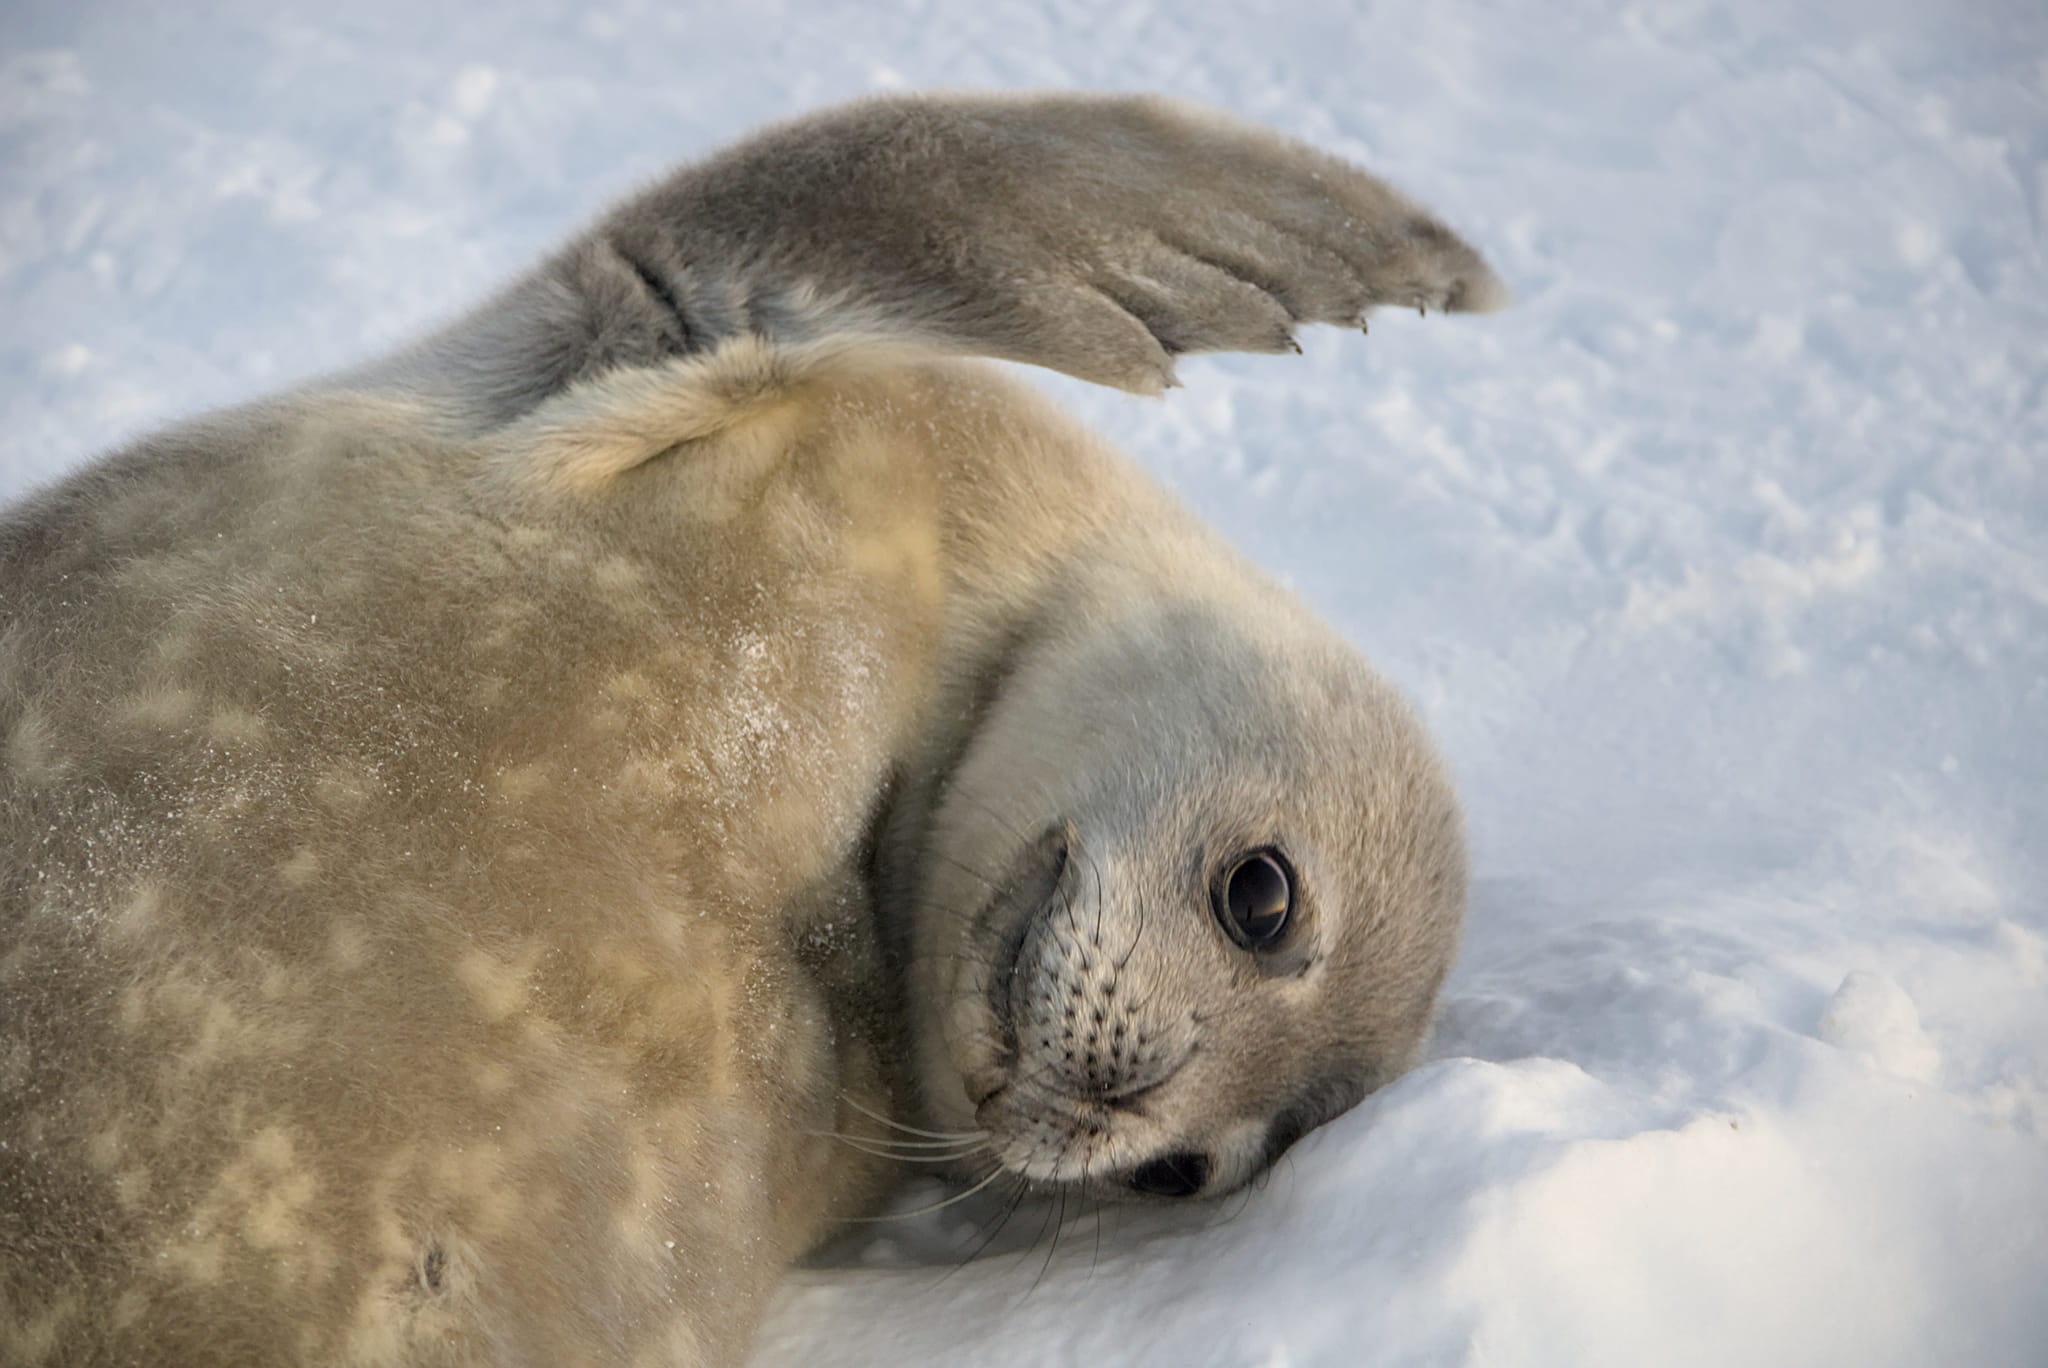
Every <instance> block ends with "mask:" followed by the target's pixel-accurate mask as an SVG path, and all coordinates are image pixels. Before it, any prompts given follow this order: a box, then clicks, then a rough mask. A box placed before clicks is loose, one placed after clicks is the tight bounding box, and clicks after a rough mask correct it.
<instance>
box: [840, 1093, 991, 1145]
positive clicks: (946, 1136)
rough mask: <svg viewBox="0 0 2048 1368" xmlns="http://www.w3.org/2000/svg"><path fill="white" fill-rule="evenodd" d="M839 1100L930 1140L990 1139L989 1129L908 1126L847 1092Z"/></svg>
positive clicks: (894, 1128) (872, 1119)
mask: <svg viewBox="0 0 2048 1368" xmlns="http://www.w3.org/2000/svg"><path fill="white" fill-rule="evenodd" d="M839 1100H840V1101H841V1102H844V1103H845V1104H846V1105H847V1106H849V1107H851V1108H853V1109H854V1110H855V1111H857V1112H859V1113H860V1114H861V1115H862V1116H865V1117H867V1118H868V1119H869V1120H871V1121H879V1122H881V1123H882V1124H883V1125H885V1126H887V1127H889V1128H890V1129H891V1130H900V1131H902V1132H904V1133H905V1134H906V1135H921V1136H924V1137H925V1138H926V1139H930V1140H986V1139H988V1132H987V1131H933V1130H919V1129H918V1128H917V1127H916V1126H908V1125H905V1124H904V1123H903V1122H901V1121H898V1120H897V1119H896V1118H895V1117H893V1116H884V1115H883V1114H882V1113H880V1112H878V1111H874V1110H872V1109H871V1108H868V1107H863V1106H862V1105H861V1104H860V1103H858V1102H856V1101H854V1100H853V1099H852V1098H851V1097H848V1096H847V1095H846V1094H845V1093H841V1094H840V1095H839Z"/></svg>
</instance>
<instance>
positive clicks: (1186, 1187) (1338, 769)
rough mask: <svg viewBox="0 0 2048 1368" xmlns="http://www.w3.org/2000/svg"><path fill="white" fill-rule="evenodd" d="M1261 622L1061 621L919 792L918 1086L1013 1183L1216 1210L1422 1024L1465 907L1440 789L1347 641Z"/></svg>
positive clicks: (1395, 701)
mask: <svg viewBox="0 0 2048 1368" xmlns="http://www.w3.org/2000/svg"><path fill="white" fill-rule="evenodd" d="M1258 608H1259V610H1260V611H1258V612H1253V613H1248V612H1246V611H1244V605H1243V604H1242V603H1232V604H1227V605H1222V604H1215V603H1209V602H1203V601H1200V600H1196V601H1181V602H1173V601H1159V600H1152V601H1150V602H1147V603H1146V604H1145V605H1143V606H1142V607H1140V608H1138V609H1137V610H1136V611H1131V610H1130V609H1129V605H1128V603H1127V604H1126V605H1125V606H1124V609H1123V610H1122V611H1119V612H1117V613H1116V614H1114V615H1113V616H1111V617H1109V618H1108V619H1107V620H1105V617H1104V616H1103V615H1101V614H1098V613H1093V612H1085V611H1084V612H1078V613H1075V614H1073V615H1072V617H1071V618H1069V619H1068V620H1066V621H1065V622H1064V624H1063V625H1062V626H1060V627H1056V628H1053V629H1050V630H1049V632H1048V635H1047V637H1046V638H1044V639H1041V640H1038V641H1035V642H1034V643H1032V645H1031V647H1030V648H1029V649H1027V650H1023V651H1020V652H1019V653H1018V660H1017V661H1016V662H1015V664H1014V668H1013V669H1012V670H1011V672H1010V673H1008V674H1007V675H1006V677H1005V679H1004V681H1003V684H1002V687H1001V689H1000V691H999V692H998V693H997V694H996V696H995V697H994V699H993V701H992V702H991V703H990V704H989V707H988V709H987V711H986V713H985V714H984V715H983V717H982V718H981V720H980V721H979V723H978V725H977V726H976V727H975V729H974V733H973V736H972V738H971V740H970V742H969V744H968V747H967V749H966V751H965V752H964V754H963V756H962V758H961V760H960V762H959V764H958V766H957V768H956V769H955V771H954V773H953V775H952V777H951V779H950V782H949V783H947V784H946V785H945V786H944V788H943V789H942V791H941V792H940V794H939V795H938V798H937V801H936V804H935V810H934V812H933V815H932V824H931V827H930V833H929V837H928V843H927V846H926V850H925V858H924V861H923V880H922V893H923V896H922V898H921V903H922V913H921V915H920V916H919V918H918V919H917V922H916V928H915V932H914V935H915V937H916V944H915V959H914V962H913V969H912V972H913V989H914V991H913V992H912V1001H913V1003H914V1006H913V1008H912V1011H913V1015H914V1017H915V1028H916V1031H917V1035H918V1059H919V1068H920V1072H921V1082H922V1086H923V1089H924V1091H925V1095H926V1100H927V1104H928V1106H929V1107H930V1108H931V1110H932V1111H933V1112H934V1113H935V1118H936V1119H937V1120H939V1121H941V1122H942V1123H945V1124H948V1125H951V1126H955V1127H958V1128H960V1129H963V1130H965V1129H974V1130H980V1131H983V1132H986V1133H987V1135H988V1137H989V1140H988V1146H989V1150H990V1152H991V1153H992V1154H993V1156H994V1158H995V1160H996V1161H997V1162H998V1163H999V1164H1000V1165H1001V1166H1002V1167H1003V1168H1004V1169H1007V1170H1009V1171H1011V1172H1013V1173H1016V1174H1018V1175H1021V1176H1023V1177H1025V1178H1027V1179H1030V1180H1033V1181H1035V1182H1040V1183H1047V1184H1059V1185H1073V1186H1078V1187H1081V1188H1085V1189H1088V1190H1091V1191H1093V1192H1096V1193H1098V1194H1102V1195H1108V1194H1111V1193H1123V1194H1128V1193H1130V1192H1132V1191H1136V1192H1139V1193H1145V1194H1152V1195H1158V1196H1170V1197H1181V1196H1192V1195H1195V1194H1198V1193H1220V1192H1227V1191H1229V1190H1231V1189H1232V1188H1235V1187H1237V1186H1239V1185H1241V1184H1243V1183H1245V1182H1246V1181H1248V1180H1249V1179H1251V1178H1252V1177H1254V1176H1256V1175H1257V1174H1258V1173H1260V1172H1261V1171H1263V1170H1264V1169H1265V1168H1266V1166H1268V1165H1269V1164H1271V1163H1272V1162H1273V1160H1274V1159H1276V1158H1277V1157H1278V1156H1279V1155H1280V1153H1281V1152H1282V1151H1284V1150H1285V1149H1286V1148H1287V1147H1288V1146H1289V1145H1291V1144H1292V1143H1293V1142H1294V1141H1295V1140H1297V1139H1298V1138H1300V1136H1301V1135H1302V1134H1304V1133H1305V1132H1306V1131H1308V1130H1309V1129H1311V1128H1312V1127H1314V1126H1317V1125H1319V1124H1321V1123H1322V1122H1324V1121H1327V1120H1329V1119H1330V1118H1331V1117H1333V1116H1335V1115H1337V1114H1338V1113H1340V1112H1342V1111H1344V1110H1345V1109H1346V1108H1348V1107H1350V1106H1351V1105H1352V1104H1353V1103H1355V1102H1357V1101H1358V1100H1359V1099H1360V1098H1362V1097H1363V1096H1365V1095H1366V1094H1367V1093H1368V1092H1370V1091H1371V1090H1372V1089H1374V1088H1375V1087H1378V1086H1379V1085H1380V1084H1381V1083H1384V1082H1386V1081H1387V1080H1389V1079H1391V1078H1393V1077H1394V1076H1395V1075H1397V1074H1398V1073H1400V1072H1401V1070H1402V1069H1403V1068H1405V1067H1406V1066H1407V1064H1408V1063H1409V1062H1410V1060H1411V1059H1412V1057H1413V1055H1414V1053H1415V1051H1416V1049H1417V1047H1418V1046H1419V1045H1420V1043H1421V1041H1422V1038H1423V1036H1424V1034H1425V1032H1426V1031H1427V1029H1428V1023H1429V1017H1430V1013H1431V1009H1432V1007H1433V1005H1434V1002H1435V998H1436V994H1437V990H1438V987H1439V985H1440V984H1441V983H1442V981H1443V977H1444V974H1445V972H1446V971H1447V969H1448V968H1449V966H1450V962H1451V958H1452V956H1453V954H1454V952H1455V949H1456V943H1457V937H1458V928H1459V924H1460V920H1461V918H1462V915H1463V908H1464V898H1465V865H1464V850H1463V840H1462V835H1461V826H1460V821H1459V816H1458V808H1457V803H1456V799H1455V797H1454V796H1453V793H1452V790H1451V786H1450V783H1449V780H1448V777H1447V776H1446V774H1445V772H1444V770H1443V767H1442V766H1441V764H1440V763H1439V762H1438V761H1437V759H1436V758H1435V756H1434V754H1433V752H1432V750H1431V749H1430V747H1429V744H1428V742H1427V740H1426V739H1425V738H1424V736H1423V734H1422V731H1421V728H1420V726H1419V725H1418V724H1417V723H1416V721H1415V720H1414V719H1413V717H1412V716H1411V715H1410V714H1409V712H1408V710H1407V708H1406V707H1405V706H1404V705H1403V704H1402V702H1401V701H1400V700H1399V698H1398V697H1397V696H1396V695H1395V694H1394V692H1393V690H1392V689H1391V688H1390V687H1389V686H1388V685H1387V684H1386V683H1385V682H1383V681H1382V680H1380V679H1379V678H1378V677H1377V676H1376V675H1374V674H1373V673H1372V671H1371V670H1370V669H1369V668H1368V667H1367V666H1366V665H1365V663H1364V662H1363V661H1362V660H1360V659H1359V657H1358V656H1357V655H1356V653H1355V652H1353V651H1351V650H1350V649H1349V648H1347V647H1346V646H1345V645H1344V644H1343V643H1342V642H1340V641H1338V640H1336V639H1335V637H1334V636H1333V635H1331V634H1330V633H1329V632H1328V631H1327V630H1326V629H1324V628H1323V627H1321V625H1320V624H1317V623H1315V622H1313V621H1311V620H1309V619H1307V617H1306V615H1305V614H1304V613H1303V612H1302V610H1301V609H1299V607H1297V606H1296V605H1294V604H1293V603H1292V602H1291V601H1284V600H1282V599H1281V597H1280V596H1279V595H1277V594H1276V595H1274V597H1273V598H1272V599H1271V600H1266V601H1264V602H1262V603H1261V604H1259V605H1258ZM1267 608H1270V609H1271V610H1272V611H1271V612H1270V613H1267V612H1266V611H1265V610H1266V609H1267ZM1248 623H1249V624H1250V625H1248Z"/></svg>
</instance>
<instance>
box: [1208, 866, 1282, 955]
mask: <svg viewBox="0 0 2048 1368" xmlns="http://www.w3.org/2000/svg"><path fill="white" fill-rule="evenodd" d="M1293 910H1294V878H1293V875H1292V874H1291V873H1290V872H1289V870H1288V868H1287V864H1286V861H1284V860H1283V859H1282V858H1281V856H1280V852H1279V851H1277V850H1254V851H1253V852H1251V853H1250V854H1249V855H1241V856H1239V857H1238V858H1237V860H1236V861H1235V862H1234V863H1232V864H1231V865H1230V867H1229V868H1228V869H1226V870H1225V871H1224V874H1223V877H1222V879H1220V880H1218V882H1217V885H1216V916H1217V918H1218V919H1219V920H1220V921H1221V922H1222V923H1223V929H1224V930H1225V931H1227V932H1229V933H1230V938H1231V939H1232V940H1234V941H1236V942H1237V943H1238V944H1239V945H1242V946H1243V947H1244V948H1245V949H1247V950H1265V949H1268V948H1270V947H1271V946H1272V945H1273V944H1274V943H1275V942H1277V941H1278V940H1279V939H1280V937H1281V936H1282V935H1283V934H1284V933H1285V932H1286V930H1287V918H1288V914H1289V913H1291V912H1293Z"/></svg>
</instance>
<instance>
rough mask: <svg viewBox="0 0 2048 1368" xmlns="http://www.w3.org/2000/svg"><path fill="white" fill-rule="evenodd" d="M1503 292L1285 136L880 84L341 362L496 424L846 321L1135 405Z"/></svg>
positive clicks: (1061, 103)
mask: <svg viewBox="0 0 2048 1368" xmlns="http://www.w3.org/2000/svg"><path fill="white" fill-rule="evenodd" d="M1506 299H1507V291H1506V290H1505V289H1504V288H1503V287H1502V285H1501V284H1500V281H1499V280H1498V279H1497V278H1496V277H1495V276H1494V274H1493V272H1492V271H1491V270H1490V269H1489V268H1488V267H1487V265H1486V263H1485V262H1484V260H1482V259H1481V258H1480V256H1479V254H1478V253H1477V252H1476V251H1474V250H1473V249H1472V248H1471V247H1470V246H1468V245H1467V244H1466V243H1465V242H1464V241H1463V240H1462V239H1460V238H1459V237H1458V236H1457V234H1455V233H1453V232H1452V231H1451V230H1450V229H1449V228H1448V227H1446V226H1445V225H1444V224H1443V223H1441V222H1440V221H1438V220H1437V219H1436V218H1434V217H1433V216H1431V215H1430V214H1429V213H1428V212H1427V211H1426V210H1424V209H1423V208H1421V207H1420V206H1418V205H1416V204H1415V203H1413V202H1412V201H1410V200H1408V199H1406V198H1405V197H1403V196H1402V195H1401V194H1400V193H1399V192H1397V191H1395V190H1393V189H1392V188H1390V187H1389V186H1387V185H1386V184H1384V183H1383V182H1381V181H1379V180H1378V179H1376V178H1374V177H1373V176H1371V175H1368V174H1367V173H1365V172H1364V171H1361V170H1359V169H1358V168H1356V167H1354V166H1351V165H1350V164H1348V163H1346V162H1344V161H1341V160H1339V159H1338V158H1335V157H1331V156H1329V155H1327V154H1325V153H1322V152H1318V151H1316V150H1315V149H1314V148H1311V147H1308V146H1307V145H1305V144H1303V143H1299V142H1296V141H1294V140H1292V139H1289V138H1284V137H1282V136H1280V135H1278V134H1275V133H1272V132H1269V131H1266V130H1264V129H1260V128H1256V127H1253V126H1251V125H1249V124H1245V123H1243V122H1241V121H1239V120H1237V119H1235V118H1232V117H1229V116H1227V115H1223V114H1219V113H1216V112H1214V111H1210V110H1206V109H1202V108H1200V107H1198V106H1194V105H1189V104H1186V103H1182V102H1178V101H1171V100H1165V99H1160V98H1156V97H1143V96H1095V95H1035V96H1013V95H991V96H944V97H930V98H920V97H910V98H889V99H880V100H872V101H868V102H865V103H860V104H855V105H850V106H846V107H843V108H840V109H836V110H832V111H828V112H826V113H824V114H821V115H816V116H813V117H810V118H806V119H801V120H797V121H795V122H792V123H788V124H784V125H782V126H780V127H777V128H773V129H770V130H768V131H767V132H765V133H762V134H760V135H758V136H756V137H753V138H751V139H748V140H747V141H745V142H742V143H740V144H738V145H737V146H735V147H733V148H731V149H729V150H727V151H726V152H724V153H722V154H720V155H718V156H716V157H714V158H712V159H711V160H710V161H707V162H704V163H702V164H700V165H698V166H694V167H689V168H685V169H684V170H681V171H679V172H677V173H675V174H674V175H672V176H670V177H669V178H668V179H667V180H666V181H664V182H662V183H661V184H659V185H657V186H656V187H654V188H653V189H651V190H649V191H647V192H645V193H644V194H642V195H640V196H638V197H636V198H634V199H632V200H630V201H628V202H627V203H626V204H624V205H622V206H620V207H619V208H618V209H617V210H615V211H614V212H613V213H612V214H610V215H609V216H608V217H607V218H605V219H604V220H603V221H601V222H600V223H599V224H598V225H597V226H596V227H595V228H594V229H592V230H591V231H590V232H588V233H586V234H585V235H584V236H583V237H581V238H579V239H578V240H577V241H575V242H574V243H572V244H571V245H570V246H569V247H567V248H566V249H564V250H563V251H561V252H560V253H558V254H556V256H555V257H554V258H553V259H551V260H550V261H549V262H548V263H547V264H546V265H544V266H543V267H542V268H541V269H540V270H539V271H538V272H537V273H535V274H534V275H532V276H529V277H528V278H527V279H525V280H524V281H521V282H520V283H518V284H517V285H515V286H514V287H513V288H512V289H511V290H509V291H507V292H506V293H505V294H504V295H503V296H501V297H500V298H499V299H497V300H496V301H494V302H492V303H491V304H489V305H487V306H485V307H484V308H483V309H481V310H479V311H477V312H476V313H474V314H472V315H471V316H470V317H469V318H467V319H464V320H462V321H461V322H459V323H458V324H456V325H455V326H454V327H452V328H450V329H448V330H447V331H446V332H444V333H442V334H440V335H439V336H437V337H435V338H432V339H429V341H428V342H426V343H425V344H423V345H422V346H421V347H419V348H416V349H414V350H413V351H412V352H411V353H408V354H406V355H404V356H401V357H399V358H396V359H394V360H393V361H390V362H387V363H385V364H383V365H382V366H380V367H377V368H375V369H374V370H373V371H371V372H367V373H364V374H363V375H359V376H358V377H356V378H355V379H356V382H357V383H361V382H362V381H363V380H364V379H366V378H367V379H369V380H370V381H371V382H372V383H376V384H378V385H393V384H395V385H398V386H401V387H404V388H408V389H413V390H416V391H421V392H424V393H428V394H431V395H434V396H436V397H440V398H443V399H449V400H453V401H454V402H455V404H456V406H457V407H458V408H459V410H460V411H461V412H462V413H463V415H464V416H465V417H466V418H467V419H468V420H469V421H471V422H476V423H479V424H481V425H483V426H495V425H496V424H498V423H502V422H504V421H506V420H507V419H510V418H514V417H517V416H518V415H520V414H523V413H525V412H528V411H529V410H531V409H532V408H534V407H535V406H536V405H537V404H539V403H540V402H541V401H543V400H545V399H546V398H548V397H549V396H550V395H552V394H554V393H556V392H558V391H560V390H562V389H564V388H566V387H568V386H569V385H571V384H574V383H575V382H577V381H579V380H584V379H589V378H592V377H594V376H597V375H601V374H604V373H606V372H609V371H615V370H618V369H622V368H631V367H643V366H653V365H656V364H659V363H661V362H663V361H665V360H668V359H670V358H672V357H675V356H678V355H689V354H692V353H699V352H706V351H713V350H716V349H718V348H719V347H720V346H722V345H723V344H724V343H726V342H728V341H730V340H732V339H734V338H738V337H751V338H754V339H758V340H761V341H765V342H767V343H770V344H771V345H784V344H810V343H820V342H829V341H831V340H833V339H836V338H842V337H860V338H864V339H886V340H894V341H897V342H900V343H902V344H905V345H909V346H913V347H915V348H918V349H920V350H931V351H939V352H949V353H955V354H970V355H982V356H995V357H1002V358H1005V359H1009V360H1014V361H1024V362H1029V363H1032V364H1035V365H1041V366H1047V367H1050V368H1052V369H1054V370H1060V371H1065V372H1066V373H1068V374H1070V375H1075V376H1079V377H1081V378H1082V379H1086V380H1093V381H1097V382H1099V383H1102V384H1107V385H1114V386H1116V387H1118V388H1121V389H1128V390H1135V391H1138V392H1142V393H1152V392H1157V391H1158V390H1160V389H1163V388H1164V387H1166V386H1167V385H1170V384H1172V383H1173V358H1174V357H1175V356H1176V355H1178V354H1180V353H1183V352H1200V351H1226V350H1243V351H1285V350H1288V349H1290V348H1291V347H1292V346H1293V329H1294V328H1295V327H1296V326H1297V325H1299V324H1302V323H1337V324H1349V325H1357V324H1359V323H1361V322H1362V321H1363V320H1364V318H1365V316H1366V315H1367V314H1368V313H1369V312H1370V311H1371V310H1372V309H1374V308H1376V307H1379V306H1381V305H1398V306H1406V307H1415V308H1423V309H1442V310H1448V311H1453V312H1456V311H1478V310H1485V309H1490V308H1495V307H1498V306H1499V305H1500V304H1502V303H1504V302H1506Z"/></svg>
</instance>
